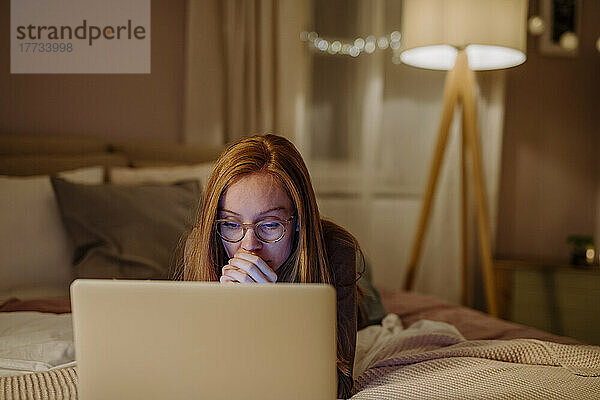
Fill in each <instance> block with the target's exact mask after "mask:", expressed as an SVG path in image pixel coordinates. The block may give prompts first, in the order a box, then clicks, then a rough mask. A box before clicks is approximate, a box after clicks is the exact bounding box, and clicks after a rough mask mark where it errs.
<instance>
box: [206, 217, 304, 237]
mask: <svg viewBox="0 0 600 400" xmlns="http://www.w3.org/2000/svg"><path fill="white" fill-rule="evenodd" d="M293 219H294V215H292V216H291V217H290V218H289V219H287V220H285V221H282V220H280V219H273V218H269V219H267V220H262V221H258V222H256V223H254V224H242V223H240V222H236V221H232V220H230V219H219V220H217V221H215V225H216V228H217V233H218V234H219V236H221V238H223V240H225V241H227V242H230V243H236V242H239V241H240V240H242V239H243V238H244V236H246V231H247V230H248V229H249V228H252V229H254V234H255V235H256V237H257V238H258V240H260V241H261V242H265V243H274V242H278V241H280V240H281V239H282V238H283V237H284V236H285V232H286V229H285V226H286V225H288V224H289V223H290V222H292V220H293Z"/></svg>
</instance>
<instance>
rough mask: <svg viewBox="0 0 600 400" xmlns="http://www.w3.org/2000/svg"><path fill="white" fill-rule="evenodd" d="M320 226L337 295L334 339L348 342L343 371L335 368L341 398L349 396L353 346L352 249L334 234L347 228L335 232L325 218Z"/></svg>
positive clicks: (354, 340) (353, 262) (354, 302)
mask: <svg viewBox="0 0 600 400" xmlns="http://www.w3.org/2000/svg"><path fill="white" fill-rule="evenodd" d="M322 226H323V233H324V236H325V246H326V251H327V257H328V259H329V266H330V268H331V272H332V274H333V281H334V287H335V290H336V296H337V334H338V341H340V342H342V343H344V342H345V343H348V344H349V345H348V346H346V348H343V349H342V353H343V355H344V358H346V360H348V363H347V364H346V366H345V367H346V368H345V369H346V371H347V373H346V374H344V373H343V372H342V371H341V370H340V368H338V371H337V372H338V398H344V399H345V398H348V397H350V392H351V390H352V385H353V380H352V367H353V363H354V353H355V350H356V330H357V305H356V302H357V299H356V296H357V293H356V249H355V248H354V247H353V246H350V245H345V244H344V245H342V244H340V240H339V237H336V235H339V234H346V235H349V234H348V233H347V232H345V231H343V232H339V231H338V230H337V229H333V228H332V224H331V223H330V222H327V221H324V222H323V225H322ZM344 337H347V339H346V340H343V338H344Z"/></svg>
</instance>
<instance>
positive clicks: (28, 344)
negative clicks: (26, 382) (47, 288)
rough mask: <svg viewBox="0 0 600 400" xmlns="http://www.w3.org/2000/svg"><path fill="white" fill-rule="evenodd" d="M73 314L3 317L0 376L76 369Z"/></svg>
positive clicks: (36, 313) (22, 314)
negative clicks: (57, 369)
mask: <svg viewBox="0 0 600 400" xmlns="http://www.w3.org/2000/svg"><path fill="white" fill-rule="evenodd" d="M71 321H72V320H71V314H49V313H40V312H31V311H28V312H7V313H0V376H6V375H18V374H26V373H31V372H40V371H48V370H50V369H53V368H62V367H66V366H71V365H74V361H75V346H74V344H73V326H72V322H71Z"/></svg>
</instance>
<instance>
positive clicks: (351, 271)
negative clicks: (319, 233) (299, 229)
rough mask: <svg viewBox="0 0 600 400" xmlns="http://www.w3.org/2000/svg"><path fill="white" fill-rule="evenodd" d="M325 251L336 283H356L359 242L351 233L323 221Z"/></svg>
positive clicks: (334, 224)
mask: <svg viewBox="0 0 600 400" xmlns="http://www.w3.org/2000/svg"><path fill="white" fill-rule="evenodd" d="M321 226H322V229H323V237H324V239H325V251H326V252H327V259H328V261H329V266H330V268H331V270H332V272H333V273H334V276H335V277H336V281H338V282H339V281H340V280H341V281H354V280H355V273H356V257H357V252H358V251H360V247H359V245H358V242H357V241H356V239H355V238H354V236H352V234H351V233H350V232H348V231H347V230H346V229H344V228H342V227H341V226H339V225H337V224H336V223H334V222H331V221H328V220H321Z"/></svg>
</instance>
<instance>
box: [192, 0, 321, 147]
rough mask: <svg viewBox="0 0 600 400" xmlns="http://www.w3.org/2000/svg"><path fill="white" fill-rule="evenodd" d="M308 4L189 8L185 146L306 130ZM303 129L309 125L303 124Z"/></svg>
mask: <svg viewBox="0 0 600 400" xmlns="http://www.w3.org/2000/svg"><path fill="white" fill-rule="evenodd" d="M309 14H310V3H309V2H308V1H291V0H288V1H277V0H222V1H221V0H203V1H196V0H189V2H188V7H187V16H188V18H187V26H186V30H187V33H186V40H187V43H186V79H185V92H186V101H185V112H184V124H183V125H184V129H183V130H184V141H185V142H187V143H202V144H206V143H207V142H208V143H210V144H223V143H226V142H229V141H231V140H234V139H237V138H239V137H242V136H247V135H252V134H256V133H265V132H276V133H279V134H282V135H284V136H288V137H291V138H294V137H296V136H298V135H297V131H298V130H300V129H303V121H304V120H305V118H304V107H305V106H304V102H305V98H306V94H305V92H306V89H307V87H308V85H307V84H306V80H307V73H308V57H307V52H306V51H305V49H304V48H303V47H302V44H301V42H300V40H299V33H300V32H301V31H302V30H303V29H304V28H305V26H306V25H307V19H308V18H309ZM301 121H302V122H301Z"/></svg>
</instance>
